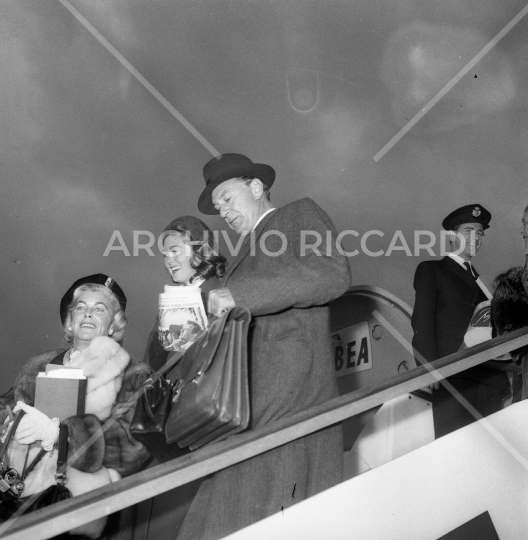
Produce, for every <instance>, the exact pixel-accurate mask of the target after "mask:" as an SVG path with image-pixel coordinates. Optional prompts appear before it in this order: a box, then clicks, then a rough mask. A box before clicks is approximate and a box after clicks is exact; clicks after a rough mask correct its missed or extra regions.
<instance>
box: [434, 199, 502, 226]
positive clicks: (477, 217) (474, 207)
mask: <svg viewBox="0 0 528 540" xmlns="http://www.w3.org/2000/svg"><path fill="white" fill-rule="evenodd" d="M490 221H491V214H490V213H489V212H488V211H487V210H486V209H485V208H484V207H483V206H482V205H481V204H467V205H466V206H461V207H460V208H457V209H456V210H453V211H452V212H451V213H450V214H449V215H448V216H447V217H446V218H445V219H444V221H442V227H444V229H445V230H446V231H452V230H453V229H454V228H455V227H456V226H457V225H460V224H461V223H482V225H483V227H484V229H488V228H489V222H490Z"/></svg>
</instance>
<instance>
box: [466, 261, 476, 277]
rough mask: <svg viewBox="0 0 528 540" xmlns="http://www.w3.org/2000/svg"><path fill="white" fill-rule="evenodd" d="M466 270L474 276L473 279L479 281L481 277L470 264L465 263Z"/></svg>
mask: <svg viewBox="0 0 528 540" xmlns="http://www.w3.org/2000/svg"><path fill="white" fill-rule="evenodd" d="M464 266H465V267H466V270H467V271H468V272H469V273H470V274H471V275H472V276H473V279H475V280H477V279H478V277H479V275H478V272H477V271H476V270H475V269H474V268H473V267H472V266H471V264H469V263H468V262H465V263H464Z"/></svg>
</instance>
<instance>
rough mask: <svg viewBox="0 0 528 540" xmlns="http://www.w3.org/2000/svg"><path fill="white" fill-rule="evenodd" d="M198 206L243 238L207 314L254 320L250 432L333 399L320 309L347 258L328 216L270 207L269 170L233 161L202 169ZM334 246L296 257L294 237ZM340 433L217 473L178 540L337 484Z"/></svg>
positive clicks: (307, 207) (304, 204)
mask: <svg viewBox="0 0 528 540" xmlns="http://www.w3.org/2000/svg"><path fill="white" fill-rule="evenodd" d="M203 172H204V178H205V183H206V187H205V189H204V191H203V192H202V194H201V195H200V198H199V202H198V208H199V209H200V211H201V212H203V213H204V214H210V215H212V214H219V215H220V217H221V218H223V219H224V220H225V222H226V223H227V224H228V226H229V227H230V228H231V229H232V230H234V231H235V232H236V233H238V234H239V235H242V236H244V237H245V238H244V241H243V242H242V246H241V249H240V251H239V253H238V255H237V256H236V258H235V260H234V262H233V263H232V264H231V265H229V266H228V269H227V272H226V275H225V277H224V278H223V285H224V286H223V288H220V289H216V290H213V291H211V292H210V293H209V300H208V309H209V311H210V312H211V313H213V314H214V315H221V314H222V313H223V312H224V311H225V310H228V309H231V308H233V307H234V306H241V307H245V308H247V309H249V311H250V312H251V314H252V317H253V323H252V327H251V329H250V336H249V371H250V396H251V423H250V428H256V427H261V426H264V425H266V424H269V423H272V422H276V421H278V420H281V419H284V418H287V417H288V416H291V415H293V414H295V413H298V412H300V411H303V410H306V409H308V408H309V407H312V406H314V405H318V404H320V403H323V402H325V401H327V400H329V399H331V398H334V397H336V396H337V395H338V392H337V386H336V378H335V371H334V363H333V358H332V353H331V342H330V324H329V323H330V321H329V309H328V302H330V301H331V300H333V299H335V298H337V297H339V296H340V295H342V294H343V293H345V292H346V291H347V289H348V288H349V286H350V272H349V267H348V262H347V260H346V259H345V257H344V256H343V255H341V254H339V253H338V252H337V250H336V247H335V238H336V231H335V228H334V226H333V224H332V222H331V220H330V218H329V217H328V215H327V214H326V213H325V212H324V211H323V210H322V209H321V208H320V207H319V206H318V205H317V204H316V203H315V202H313V201H312V200H311V199H307V198H305V199H301V200H299V201H295V202H293V203H290V204H287V205H285V206H283V207H282V208H278V209H277V208H275V207H274V206H273V205H272V203H271V201H270V198H269V188H271V186H272V185H273V183H274V181H275V171H274V170H273V168H272V167H270V166H269V165H264V164H258V163H253V162H252V161H251V160H250V159H249V158H247V157H245V156H243V155H241V154H223V155H220V156H218V157H217V158H213V159H212V160H211V161H209V162H208V163H207V164H206V165H205V167H204V171H203ZM303 230H305V231H314V232H316V233H319V234H320V235H321V238H323V239H326V237H327V236H326V235H327V231H331V234H332V237H333V240H334V244H333V245H332V246H331V247H327V248H326V249H321V250H320V252H319V254H317V253H316V252H315V251H314V250H309V249H306V250H304V249H303V246H302V238H303V234H302V231H303ZM342 459H343V442H342V434H341V427H340V426H339V425H337V426H332V427H330V428H327V429H324V430H321V431H319V432H317V433H314V434H311V435H308V436H306V437H303V438H301V439H298V440H295V441H293V442H291V443H288V444H285V445H283V446H280V447H279V448H276V449H274V450H270V451H268V452H266V453H264V454H261V455H259V456H256V457H254V458H252V459H250V460H247V461H245V462H243V463H240V464H238V465H235V466H233V467H229V468H228V469H225V470H223V471H220V472H218V473H216V474H215V475H214V477H212V478H209V479H207V480H205V481H204V483H203V484H202V486H201V488H200V490H199V492H198V494H197V496H196V498H195V500H194V501H193V504H192V505H191V508H190V510H189V513H188V514H187V517H186V519H185V522H184V524H183V527H182V531H181V533H180V536H179V537H178V538H179V539H180V540H181V539H183V540H188V539H190V538H207V539H209V538H221V537H223V536H225V535H227V534H229V533H232V532H233V531H236V530H238V529H240V528H242V527H245V526H248V525H250V524H251V523H253V522H255V521H258V520H260V519H263V518H265V517H266V516H269V515H271V514H273V513H276V512H280V511H281V509H282V510H284V509H286V508H287V507H288V506H290V505H292V504H294V503H296V502H298V501H301V500H303V499H305V498H307V497H309V496H311V495H314V494H315V493H318V492H319V491H322V490H324V489H327V488H329V487H331V486H332V485H335V484H336V483H338V482H340V481H341V480H342Z"/></svg>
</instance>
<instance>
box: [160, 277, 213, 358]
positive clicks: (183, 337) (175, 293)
mask: <svg viewBox="0 0 528 540" xmlns="http://www.w3.org/2000/svg"><path fill="white" fill-rule="evenodd" d="M159 321H160V324H159V328H158V332H159V338H160V343H161V345H162V346H163V348H164V349H165V350H168V351H185V350H186V349H188V348H189V347H190V346H191V343H193V342H194V341H196V339H197V337H198V336H199V335H200V334H201V333H202V332H203V331H204V330H205V329H206V328H207V323H208V321H207V314H206V312H205V307H204V304H203V301H202V295H201V292H200V289H199V288H198V287H172V286H170V285H166V286H165V290H164V292H163V293H162V294H160V297H159Z"/></svg>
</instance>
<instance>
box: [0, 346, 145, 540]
mask: <svg viewBox="0 0 528 540" xmlns="http://www.w3.org/2000/svg"><path fill="white" fill-rule="evenodd" d="M61 352H62V351H61V350H59V349H56V350H52V351H49V352H47V353H44V354H42V355H39V356H36V357H34V358H32V359H31V360H29V362H27V364H26V365H25V366H24V367H23V368H22V370H21V372H20V374H19V375H18V377H17V379H16V381H15V384H14V387H13V401H14V402H15V403H16V401H23V402H25V403H27V404H29V405H33V402H34V396H35V384H36V378H37V375H38V374H39V372H43V371H45V369H46V365H47V364H49V363H50V362H51V361H52V360H53V359H54V358H55V357H56V356H57V355H58V354H60V353H61ZM72 367H78V368H82V369H83V374H84V376H85V377H86V378H87V379H88V381H87V395H86V407H85V414H84V415H82V416H76V417H70V418H67V419H66V420H64V421H63V423H64V424H66V425H67V426H68V428H69V438H68V462H69V467H68V470H67V474H66V475H67V478H68V484H67V485H68V488H69V489H70V491H71V492H72V495H74V496H75V495H79V494H81V493H86V492H87V491H90V490H92V489H96V488H98V487H101V486H104V485H106V484H109V483H110V482H115V481H116V480H119V479H120V478H121V476H126V475H128V474H132V473H134V472H136V471H138V470H139V469H140V467H141V466H142V465H143V464H144V462H145V461H146V460H147V459H148V457H149V454H148V452H147V450H146V448H145V447H144V446H143V445H142V444H140V443H139V442H137V441H136V440H134V439H133V438H132V437H131V435H130V433H129V426H130V422H131V420H132V417H133V415H134V408H135V397H136V393H137V391H138V390H139V389H140V388H141V386H142V385H143V382H144V381H145V380H146V379H147V377H148V376H149V374H150V370H149V368H148V366H146V365H145V364H143V363H142V362H138V361H135V360H131V359H130V357H129V355H128V353H127V352H126V351H125V350H124V349H123V348H121V347H120V346H119V344H118V343H116V342H115V341H114V340H113V339H110V338H108V337H98V338H96V339H94V340H93V341H92V342H91V343H90V346H89V347H88V349H87V350H86V352H85V353H83V354H82V355H81V356H80V357H78V359H77V361H75V362H74V363H72ZM11 405H13V404H11ZM0 406H1V405H0ZM93 435H95V437H94V438H93V441H92V442H91V444H90V445H89V446H88V447H86V443H87V441H88V440H89V439H90V438H91V437H92V436H93ZM30 446H31V447H30V450H29V456H28V463H30V462H31V460H32V459H33V456H34V455H36V454H37V453H38V451H39V448H40V444H33V445H30ZM26 453H27V445H22V444H19V443H17V442H16V441H15V440H13V441H12V443H11V444H10V449H9V463H10V465H11V466H13V467H15V468H17V470H19V471H21V470H22V469H23V467H24V460H25V459H26ZM56 465H57V450H56V449H54V450H52V451H51V452H47V453H46V454H45V455H44V457H43V458H42V459H41V461H40V462H39V464H38V465H37V467H36V468H35V469H34V470H33V471H32V472H31V473H30V474H29V475H28V477H27V478H26V481H25V485H26V487H25V489H24V493H23V495H24V496H29V495H32V494H34V493H38V492H40V491H42V490H44V489H46V488H47V487H48V486H51V485H53V484H54V483H55V480H54V474H55V471H56ZM104 521H105V520H102V521H100V520H98V521H97V522H94V523H93V524H91V525H92V526H91V528H88V529H86V526H83V527H82V534H85V535H88V536H90V537H92V538H97V537H98V536H99V535H100V534H101V532H102V528H103V527H104ZM72 532H74V533H79V532H81V531H72Z"/></svg>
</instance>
